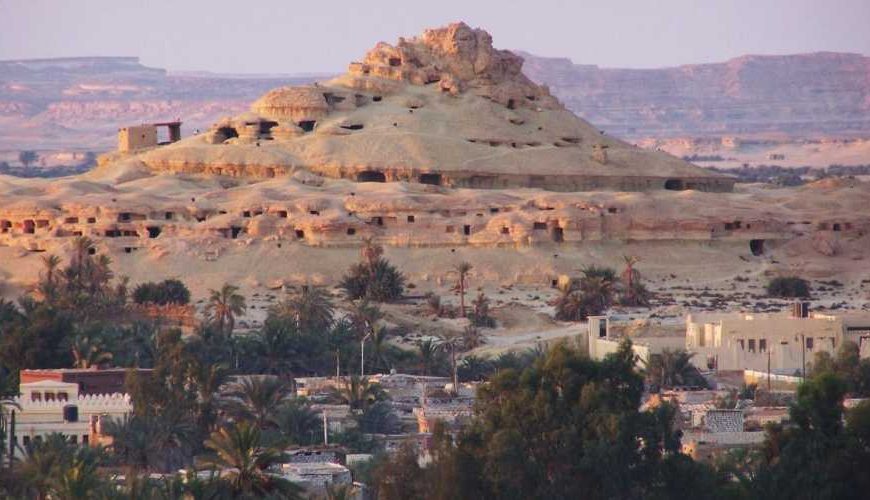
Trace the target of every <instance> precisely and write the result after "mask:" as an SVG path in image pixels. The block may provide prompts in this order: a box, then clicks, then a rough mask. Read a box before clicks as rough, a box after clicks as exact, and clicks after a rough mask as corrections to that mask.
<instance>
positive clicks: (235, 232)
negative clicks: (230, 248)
mask: <svg viewBox="0 0 870 500" xmlns="http://www.w3.org/2000/svg"><path fill="white" fill-rule="evenodd" d="M241 232H242V228H240V227H239V226H233V227H231V228H230V238H232V239H236V238H238V237H239V233H241Z"/></svg>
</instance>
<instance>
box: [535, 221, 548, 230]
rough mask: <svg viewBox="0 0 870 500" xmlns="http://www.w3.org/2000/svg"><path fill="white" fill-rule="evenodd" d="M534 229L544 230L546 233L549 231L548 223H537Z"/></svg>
mask: <svg viewBox="0 0 870 500" xmlns="http://www.w3.org/2000/svg"><path fill="white" fill-rule="evenodd" d="M532 229H538V230H544V231H546V229H547V223H546V222H535V223H534V224H532Z"/></svg>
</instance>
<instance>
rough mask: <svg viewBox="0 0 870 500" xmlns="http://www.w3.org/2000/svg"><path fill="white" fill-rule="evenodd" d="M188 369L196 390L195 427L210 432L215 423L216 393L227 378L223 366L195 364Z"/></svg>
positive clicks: (216, 409)
mask: <svg viewBox="0 0 870 500" xmlns="http://www.w3.org/2000/svg"><path fill="white" fill-rule="evenodd" d="M192 365H193V366H191V368H190V381H191V383H192V385H193V387H194V388H195V389H196V403H197V416H196V421H197V427H199V428H200V429H203V430H205V431H206V432H211V431H212V430H213V427H214V425H215V422H216V421H217V412H218V392H219V391H220V388H221V386H223V385H224V383H225V382H226V380H227V378H228V374H227V368H226V366H224V365H223V364H220V363H218V364H212V363H202V362H196V363H193V364H192Z"/></svg>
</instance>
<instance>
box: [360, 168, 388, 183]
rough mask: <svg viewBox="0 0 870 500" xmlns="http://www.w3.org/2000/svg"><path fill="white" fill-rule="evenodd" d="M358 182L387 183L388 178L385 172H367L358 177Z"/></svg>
mask: <svg viewBox="0 0 870 500" xmlns="http://www.w3.org/2000/svg"><path fill="white" fill-rule="evenodd" d="M356 180H357V182H387V176H385V175H384V173H383V172H377V171H375V170H366V171H364V172H360V173H358V174H357V175H356Z"/></svg>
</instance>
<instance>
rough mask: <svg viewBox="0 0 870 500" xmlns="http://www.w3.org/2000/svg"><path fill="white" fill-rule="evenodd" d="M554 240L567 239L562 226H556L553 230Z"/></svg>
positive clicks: (558, 241)
mask: <svg viewBox="0 0 870 500" xmlns="http://www.w3.org/2000/svg"><path fill="white" fill-rule="evenodd" d="M552 237H553V241H555V242H556V243H562V242H563V241H565V230H564V229H562V228H561V227H554V228H553V232H552Z"/></svg>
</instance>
